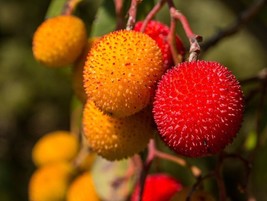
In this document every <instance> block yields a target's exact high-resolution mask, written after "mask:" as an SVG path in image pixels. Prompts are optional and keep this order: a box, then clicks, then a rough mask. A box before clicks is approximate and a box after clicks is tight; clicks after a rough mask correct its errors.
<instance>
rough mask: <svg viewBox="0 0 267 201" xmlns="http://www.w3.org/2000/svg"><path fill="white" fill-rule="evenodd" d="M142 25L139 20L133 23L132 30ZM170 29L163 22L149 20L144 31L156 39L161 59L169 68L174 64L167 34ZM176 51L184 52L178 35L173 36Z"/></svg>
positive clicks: (182, 54)
mask: <svg viewBox="0 0 267 201" xmlns="http://www.w3.org/2000/svg"><path fill="white" fill-rule="evenodd" d="M142 25H143V21H139V22H137V23H136V24H135V27H134V30H135V31H140V30H141V28H142ZM169 32H170V29H169V27H168V26H166V25H165V24H162V23H161V22H159V21H154V20H152V21H149V22H148V24H147V26H146V28H145V31H144V33H146V34H147V35H149V36H150V37H151V38H152V39H154V40H155V41H156V43H157V44H158V46H159V48H160V49H161V52H162V55H163V61H164V64H165V66H166V68H170V67H172V66H173V65H174V62H173V58H172V53H171V48H170V45H169V43H168V38H167V37H168V34H169ZM175 40H176V47H177V51H178V53H179V54H180V55H181V56H184V54H185V48H184V45H183V43H182V41H181V39H180V38H179V36H178V35H176V36H175Z"/></svg>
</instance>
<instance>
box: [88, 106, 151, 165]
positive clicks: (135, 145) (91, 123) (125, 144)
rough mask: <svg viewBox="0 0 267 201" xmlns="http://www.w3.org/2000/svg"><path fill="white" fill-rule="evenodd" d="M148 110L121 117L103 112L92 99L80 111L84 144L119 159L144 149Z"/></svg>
mask: <svg viewBox="0 0 267 201" xmlns="http://www.w3.org/2000/svg"><path fill="white" fill-rule="evenodd" d="M151 121H152V116H151V111H150V110H144V111H141V112H139V113H137V114H135V115H132V116H130V117H125V118H116V117H112V116H109V115H107V114H104V113H103V112H102V111H100V110H99V109H98V108H97V107H96V106H95V104H94V103H93V102H92V101H88V102H87V103H86V105H85V108H84V112H83V130H84V135H85V137H86V139H87V142H88V145H89V146H90V147H91V149H92V150H93V151H95V152H96V153H97V154H98V155H100V156H102V157H104V158H106V159H107V160H110V161H113V160H121V159H123V158H127V157H129V156H132V155H134V154H135V153H138V152H140V151H142V150H144V149H145V147H146V145H147V143H148V141H149V139H150V138H151V137H152V132H153V128H152V122H151Z"/></svg>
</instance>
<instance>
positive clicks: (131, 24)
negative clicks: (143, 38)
mask: <svg viewBox="0 0 267 201" xmlns="http://www.w3.org/2000/svg"><path fill="white" fill-rule="evenodd" d="M140 2H141V1H140V0H132V2H131V6H130V9H129V12H128V13H129V18H128V21H127V25H126V30H132V29H133V27H134V24H135V21H136V12H137V5H138V3H140Z"/></svg>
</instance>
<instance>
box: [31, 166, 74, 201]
mask: <svg viewBox="0 0 267 201" xmlns="http://www.w3.org/2000/svg"><path fill="white" fill-rule="evenodd" d="M72 171H73V169H72V167H71V165H70V164H68V163H63V162H61V163H52V164H48V165H45V166H42V167H40V168H38V169H37V170H36V171H35V172H34V173H33V175H32V177H31V179H30V183H29V200H30V201H64V199H65V195H66V192H67V188H68V184H69V180H70V178H71V175H72Z"/></svg>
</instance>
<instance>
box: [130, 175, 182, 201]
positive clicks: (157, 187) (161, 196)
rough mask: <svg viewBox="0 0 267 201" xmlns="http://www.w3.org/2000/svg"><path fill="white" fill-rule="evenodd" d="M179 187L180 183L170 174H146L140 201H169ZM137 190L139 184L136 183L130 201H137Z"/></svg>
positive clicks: (180, 187)
mask: <svg viewBox="0 0 267 201" xmlns="http://www.w3.org/2000/svg"><path fill="white" fill-rule="evenodd" d="M181 189H182V185H181V183H180V182H179V181H177V180H176V179H175V178H173V177H171V176H168V175H166V174H152V175H148V176H147V178H146V181H145V186H144V191H143V197H142V201H169V200H170V199H171V197H172V196H173V195H174V194H175V193H176V192H178V191H180V190H181ZM139 191H140V186H139V185H137V186H136V187H135V189H134V192H133V194H132V197H131V201H138V197H139V193H140V192H139Z"/></svg>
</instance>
